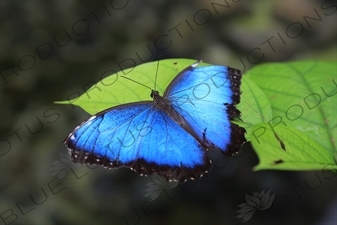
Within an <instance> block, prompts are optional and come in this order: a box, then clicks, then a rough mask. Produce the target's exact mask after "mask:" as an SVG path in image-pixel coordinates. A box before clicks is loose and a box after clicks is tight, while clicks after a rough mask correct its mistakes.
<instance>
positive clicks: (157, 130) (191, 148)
mask: <svg viewBox="0 0 337 225" xmlns="http://www.w3.org/2000/svg"><path fill="white" fill-rule="evenodd" d="M65 144H66V146H67V147H68V149H69V151H70V154H71V158H72V160H73V162H76V163H87V164H97V165H103V166H104V167H107V168H118V167H123V166H124V167H128V168H130V169H132V170H134V171H136V172H138V173H139V174H140V175H149V174H160V175H163V176H165V177H167V179H168V180H181V178H182V177H184V178H183V179H185V180H186V177H190V178H194V177H200V176H202V174H204V173H205V172H207V171H208V170H209V169H210V161H209V159H208V158H207V157H206V155H205V151H204V150H203V148H202V147H201V146H200V143H198V142H197V141H196V140H195V138H193V137H192V136H191V135H190V134H188V133H187V132H186V131H185V130H184V129H183V128H182V127H180V126H179V125H178V124H177V123H176V122H174V121H173V120H172V119H171V118H170V117H169V116H168V115H167V114H166V112H164V111H163V110H160V109H158V108H157V107H156V106H155V104H154V103H153V102H139V103H130V104H125V105H121V106H117V107H113V108H111V109H108V110H105V111H103V112H100V113H98V114H96V115H94V116H92V117H90V118H89V119H88V120H87V121H84V122H83V123H82V124H81V125H79V126H78V127H77V128H75V130H74V131H73V132H72V133H71V134H69V136H68V138H67V139H66V140H65Z"/></svg>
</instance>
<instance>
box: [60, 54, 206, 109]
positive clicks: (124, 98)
mask: <svg viewBox="0 0 337 225" xmlns="http://www.w3.org/2000/svg"><path fill="white" fill-rule="evenodd" d="M195 62H197V60H195V59H164V60H160V61H159V64H158V61H154V62H149V63H144V64H141V65H138V66H136V67H133V68H128V69H125V70H123V71H119V72H117V73H115V74H112V75H110V76H108V77H106V78H104V79H102V80H101V81H99V82H98V83H96V84H95V85H93V86H92V87H91V88H90V89H89V90H88V91H86V92H85V93H83V94H82V95H81V96H80V97H78V98H77V99H73V100H70V101H57V102H55V103H58V104H74V105H77V106H80V107H81V108H82V109H84V110H85V111H87V112H88V113H89V114H91V115H93V114H96V113H98V112H100V111H103V110H105V109H108V108H110V107H113V106H117V105H120V104H125V103H130V102H137V101H146V100H152V98H151V97H150V90H149V89H148V88H146V87H144V86H142V85H140V84H137V83H136V82H139V83H141V84H143V85H146V86H148V87H149V88H155V89H156V90H158V91H159V93H161V94H163V93H164V91H165V89H166V87H167V86H168V84H169V83H170V82H171V80H172V79H173V78H174V77H175V76H176V75H177V74H178V73H179V72H180V71H182V70H183V69H185V68H186V67H188V66H189V65H191V64H193V63H195ZM200 65H208V64H206V63H201V64H200ZM157 69H158V73H157ZM156 74H157V83H156V87H155V83H154V82H155V77H156ZM121 76H126V77H128V78H130V79H132V80H134V81H136V82H133V81H130V80H127V79H124V78H122V77H121Z"/></svg>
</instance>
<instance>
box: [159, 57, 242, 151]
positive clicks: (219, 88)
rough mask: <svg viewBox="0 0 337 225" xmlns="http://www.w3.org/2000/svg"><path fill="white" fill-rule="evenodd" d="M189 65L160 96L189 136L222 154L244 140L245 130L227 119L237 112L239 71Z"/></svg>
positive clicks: (236, 149) (236, 114)
mask: <svg viewBox="0 0 337 225" xmlns="http://www.w3.org/2000/svg"><path fill="white" fill-rule="evenodd" d="M196 66H197V63H196V64H193V65H191V66H190V67H188V68H186V69H185V70H184V71H182V72H181V73H180V74H179V75H178V76H177V77H176V78H175V79H174V80H173V81H172V82H171V84H170V86H169V87H168V88H167V90H166V91H165V94H164V97H165V98H167V99H168V101H169V102H171V105H172V106H173V108H174V109H175V110H176V111H177V112H178V113H179V114H180V115H181V116H182V117H183V118H184V119H185V120H186V121H187V123H188V124H189V125H190V126H191V127H192V129H193V134H192V135H193V136H194V137H195V138H196V139H197V140H199V142H202V144H203V145H205V146H209V148H212V147H217V148H220V149H221V150H222V151H223V152H224V153H225V154H226V155H232V154H233V153H235V152H237V151H238V150H239V149H240V147H241V145H242V144H243V143H244V142H245V141H246V139H245V137H244V133H245V130H244V129H243V128H241V127H239V126H237V125H236V124H233V123H231V122H230V120H231V119H233V118H236V117H238V116H239V115H240V111H239V110H237V109H236V107H235V104H238V103H239V102H240V94H241V93H240V84H241V77H242V75H241V72H240V71H239V70H236V69H232V68H229V67H226V66H203V67H196Z"/></svg>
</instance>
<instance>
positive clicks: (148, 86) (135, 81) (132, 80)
mask: <svg viewBox="0 0 337 225" xmlns="http://www.w3.org/2000/svg"><path fill="white" fill-rule="evenodd" d="M121 77H123V78H125V79H127V80H131V81H133V82H135V83H137V84H140V85H142V86H144V87H146V88H148V89H150V90H152V88H150V87H149V86H146V85H145V84H142V83H139V82H138V81H135V80H132V79H131V78H128V77H126V76H121Z"/></svg>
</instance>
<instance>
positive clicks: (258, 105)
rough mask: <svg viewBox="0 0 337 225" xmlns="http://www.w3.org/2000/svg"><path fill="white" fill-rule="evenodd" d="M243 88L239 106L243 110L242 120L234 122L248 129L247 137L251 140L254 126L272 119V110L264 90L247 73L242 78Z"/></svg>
mask: <svg viewBox="0 0 337 225" xmlns="http://www.w3.org/2000/svg"><path fill="white" fill-rule="evenodd" d="M241 90H242V94H241V102H240V104H238V105H237V108H238V109H239V110H240V111H241V117H240V120H242V121H239V120H235V121H234V122H235V123H236V124H238V125H239V126H241V127H244V128H245V129H246V131H247V135H246V138H247V140H250V138H251V133H252V131H251V129H252V127H253V126H254V125H255V124H258V123H261V122H268V121H270V120H271V118H272V110H271V106H270V103H269V100H268V99H267V97H266V95H265V94H264V92H263V91H262V90H261V89H260V88H259V87H258V86H257V85H256V84H255V83H254V82H253V81H251V80H250V79H249V78H248V77H247V76H245V75H244V76H243V78H242V80H241Z"/></svg>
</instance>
